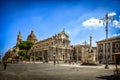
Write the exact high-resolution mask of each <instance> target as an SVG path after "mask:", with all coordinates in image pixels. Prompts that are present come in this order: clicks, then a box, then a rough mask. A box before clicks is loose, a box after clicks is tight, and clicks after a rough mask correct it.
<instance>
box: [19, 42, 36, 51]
mask: <svg viewBox="0 0 120 80" xmlns="http://www.w3.org/2000/svg"><path fill="white" fill-rule="evenodd" d="M33 45H34V43H33V42H31V41H22V42H20V44H19V45H18V47H19V49H20V50H27V51H28V50H29V49H30V48H31V47H32V46H33Z"/></svg>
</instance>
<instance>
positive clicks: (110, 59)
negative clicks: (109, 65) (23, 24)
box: [110, 42, 113, 62]
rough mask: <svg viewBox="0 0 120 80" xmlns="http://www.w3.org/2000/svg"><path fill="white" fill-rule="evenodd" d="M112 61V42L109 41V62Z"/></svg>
mask: <svg viewBox="0 0 120 80" xmlns="http://www.w3.org/2000/svg"><path fill="white" fill-rule="evenodd" d="M111 61H113V59H112V42H110V62H111Z"/></svg>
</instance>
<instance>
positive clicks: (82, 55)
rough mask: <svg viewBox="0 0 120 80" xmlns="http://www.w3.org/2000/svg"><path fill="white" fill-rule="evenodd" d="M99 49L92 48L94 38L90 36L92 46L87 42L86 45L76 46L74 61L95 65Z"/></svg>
mask: <svg viewBox="0 0 120 80" xmlns="http://www.w3.org/2000/svg"><path fill="white" fill-rule="evenodd" d="M96 52H97V48H96V47H92V36H91V35H90V44H87V42H86V41H85V42H84V44H77V45H74V53H73V59H74V60H75V61H77V62H79V61H81V62H82V63H84V62H87V63H95V61H96Z"/></svg>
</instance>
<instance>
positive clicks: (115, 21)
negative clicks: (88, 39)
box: [113, 20, 120, 28]
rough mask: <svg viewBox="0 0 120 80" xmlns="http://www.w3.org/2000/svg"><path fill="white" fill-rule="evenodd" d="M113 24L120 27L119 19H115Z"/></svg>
mask: <svg viewBox="0 0 120 80" xmlns="http://www.w3.org/2000/svg"><path fill="white" fill-rule="evenodd" d="M113 26H114V27H116V28H120V22H118V21H117V20H114V21H113Z"/></svg>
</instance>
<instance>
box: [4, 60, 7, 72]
mask: <svg viewBox="0 0 120 80" xmlns="http://www.w3.org/2000/svg"><path fill="white" fill-rule="evenodd" d="M3 66H4V70H6V68H7V61H6V60H4V61H3Z"/></svg>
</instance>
